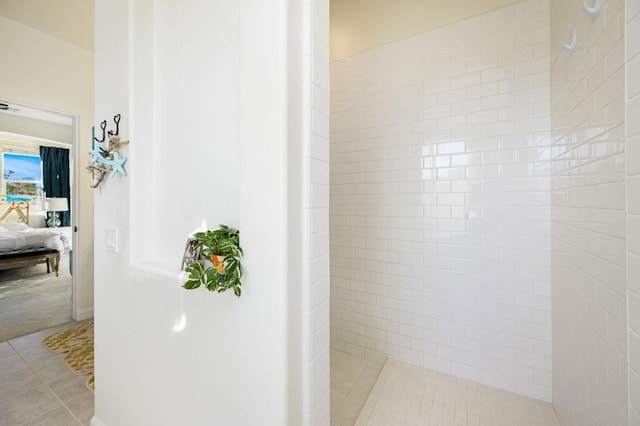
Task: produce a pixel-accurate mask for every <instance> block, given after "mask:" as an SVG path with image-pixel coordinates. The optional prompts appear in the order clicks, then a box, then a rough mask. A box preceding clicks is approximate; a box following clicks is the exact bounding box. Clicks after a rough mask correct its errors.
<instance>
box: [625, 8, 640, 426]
mask: <svg viewBox="0 0 640 426" xmlns="http://www.w3.org/2000/svg"><path fill="white" fill-rule="evenodd" d="M626 21H627V22H626V25H627V39H626V40H627V46H626V49H627V56H626V57H627V63H626V65H627V152H626V155H627V211H628V215H629V216H628V232H627V236H628V241H627V244H628V246H627V265H628V270H627V298H628V305H627V308H628V324H629V327H628V333H629V367H628V370H629V425H640V128H639V125H640V1H638V0H627V3H626Z"/></svg>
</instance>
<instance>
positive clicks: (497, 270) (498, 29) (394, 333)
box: [330, 0, 551, 400]
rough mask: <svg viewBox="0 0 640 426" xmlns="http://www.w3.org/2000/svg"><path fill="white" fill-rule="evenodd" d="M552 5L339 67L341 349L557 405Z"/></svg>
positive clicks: (335, 336)
mask: <svg viewBox="0 0 640 426" xmlns="http://www.w3.org/2000/svg"><path fill="white" fill-rule="evenodd" d="M548 23H549V5H548V2H547V1H544V0H527V1H523V2H518V3H516V4H514V5H511V6H507V7H505V8H502V9H499V10H496V11H494V12H490V13H487V14H484V15H481V16H477V17H474V18H471V19H467V20H464V21H460V22H457V23H455V24H452V25H448V26H446V27H443V28H440V29H437V30H434V31H430V32H426V33H423V34H421V35H419V36H416V37H412V38H409V39H406V40H402V41H399V42H397V43H393V44H389V45H386V46H383V47H378V48H375V49H372V50H369V51H367V52H365V53H362V54H359V55H355V56H352V57H350V58H347V59H344V60H340V61H335V62H333V63H332V69H331V72H332V74H331V75H332V82H331V112H332V117H331V206H330V225H331V344H332V347H334V348H336V349H339V350H345V351H347V352H350V353H355V354H358V355H361V356H366V357H368V358H372V359H383V358H385V357H386V356H391V357H394V358H399V359H401V360H404V361H407V362H410V363H413V364H417V365H423V366H425V367H429V368H433V369H437V370H439V371H444V372H446V373H451V374H454V375H457V376H460V377H464V378H467V379H471V380H473V381H477V382H480V383H484V384H489V385H493V386H497V387H500V388H503V389H508V390H512V391H515V392H518V393H521V394H525V395H529V396H532V397H535V398H539V399H543V400H550V398H551V322H550V321H551V312H550V309H551V300H550V258H549V256H550V218H549V205H550V201H549V169H548V158H549V149H548V144H549V139H548V135H549V133H548V131H549V50H548V48H549V27H548Z"/></svg>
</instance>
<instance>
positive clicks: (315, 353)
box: [302, 0, 331, 425]
mask: <svg viewBox="0 0 640 426" xmlns="http://www.w3.org/2000/svg"><path fill="white" fill-rule="evenodd" d="M303 25H304V28H305V29H306V30H305V31H304V33H305V34H308V36H309V37H308V39H306V40H303V41H302V47H303V55H304V58H303V62H304V64H305V67H306V68H305V70H304V76H303V79H304V81H303V85H302V87H305V88H310V90H308V91H306V92H305V93H304V94H303V108H304V111H305V120H304V122H305V124H304V126H305V129H304V132H303V135H304V136H305V139H304V140H303V141H302V145H303V148H302V149H303V159H304V165H303V179H304V185H303V187H304V188H305V190H304V191H303V197H304V200H303V202H304V210H303V218H302V223H303V225H302V226H303V228H304V233H303V235H304V236H305V241H304V242H303V258H304V266H303V280H304V283H303V287H304V291H303V305H304V306H303V322H304V325H303V330H304V334H305V335H307V336H310V341H309V343H310V350H308V349H309V348H307V350H308V351H307V352H305V353H304V354H303V364H304V365H303V368H304V369H305V373H306V374H307V375H308V379H307V380H308V386H310V387H311V396H310V401H305V403H304V405H305V408H304V416H305V417H304V419H303V421H304V424H305V425H327V424H329V422H330V415H331V414H330V399H329V386H330V385H329V381H330V374H329V358H330V348H329V223H328V216H329V104H328V99H329V69H328V68H327V65H326V64H328V63H329V45H328V42H329V2H328V1H320V0H306V1H305V2H304V3H303ZM309 188H310V190H307V189H309Z"/></svg>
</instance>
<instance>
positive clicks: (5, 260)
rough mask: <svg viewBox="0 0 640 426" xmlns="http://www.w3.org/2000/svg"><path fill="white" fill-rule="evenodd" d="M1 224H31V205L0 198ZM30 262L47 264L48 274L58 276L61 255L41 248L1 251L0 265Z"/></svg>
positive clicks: (53, 250)
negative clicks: (53, 273)
mask: <svg viewBox="0 0 640 426" xmlns="http://www.w3.org/2000/svg"><path fill="white" fill-rule="evenodd" d="M0 222H18V223H24V224H26V225H28V224H29V203H27V202H26V201H7V199H6V197H5V196H4V195H2V196H0ZM22 262H28V263H29V264H38V263H44V262H47V274H48V273H50V272H51V270H53V271H54V272H55V273H56V277H57V276H58V269H59V266H60V253H59V252H58V250H56V249H52V248H48V247H41V248H34V249H24V250H11V251H4V252H3V251H0V265H7V264H13V263H22Z"/></svg>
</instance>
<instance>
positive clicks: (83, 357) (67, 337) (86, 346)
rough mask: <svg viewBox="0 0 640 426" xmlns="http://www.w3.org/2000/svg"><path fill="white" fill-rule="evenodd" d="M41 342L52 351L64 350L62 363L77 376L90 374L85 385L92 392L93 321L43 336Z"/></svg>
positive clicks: (57, 352)
mask: <svg viewBox="0 0 640 426" xmlns="http://www.w3.org/2000/svg"><path fill="white" fill-rule="evenodd" d="M42 344H44V345H45V346H46V347H47V349H49V350H50V351H51V352H53V353H56V354H61V353H65V352H66V353H67V355H65V357H64V363H65V364H66V365H67V367H69V369H70V370H71V371H73V373H74V374H77V375H78V376H85V375H87V374H91V376H90V377H89V378H88V379H87V383H86V386H87V389H89V390H90V391H91V392H94V390H95V388H94V375H93V368H94V364H93V347H94V346H93V321H92V322H88V323H85V324H81V325H78V326H76V327H73V328H70V329H68V330H64V331H59V332H57V333H54V334H52V335H51V336H48V337H45V338H44V339H43V340H42Z"/></svg>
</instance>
